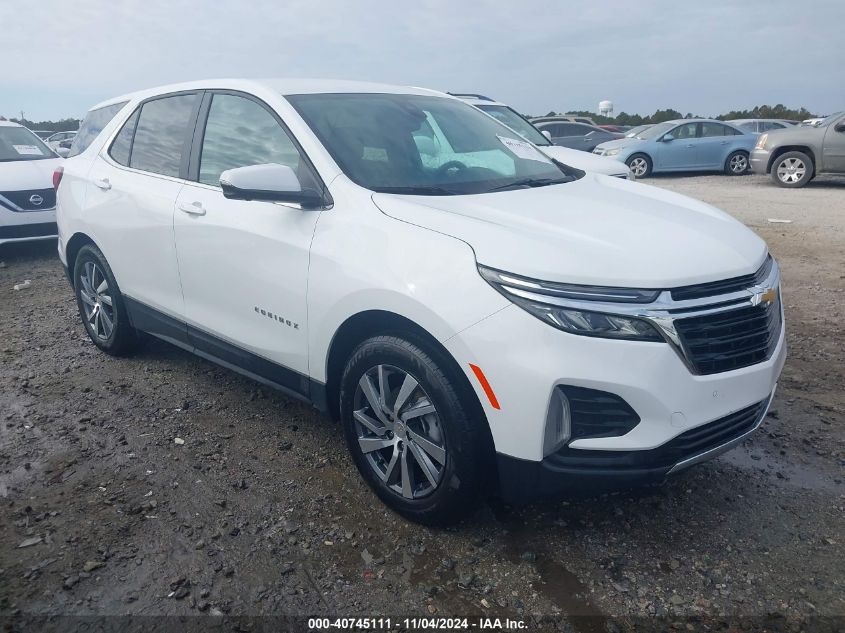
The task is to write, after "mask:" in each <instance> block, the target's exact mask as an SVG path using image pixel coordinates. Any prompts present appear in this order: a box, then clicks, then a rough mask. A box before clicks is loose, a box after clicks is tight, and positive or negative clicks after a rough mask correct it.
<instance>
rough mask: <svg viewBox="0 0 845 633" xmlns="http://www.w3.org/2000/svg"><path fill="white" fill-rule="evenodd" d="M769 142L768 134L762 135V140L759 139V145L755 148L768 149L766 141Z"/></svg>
mask: <svg viewBox="0 0 845 633" xmlns="http://www.w3.org/2000/svg"><path fill="white" fill-rule="evenodd" d="M768 140H769V135H768V134H761V135H760V138H758V139H757V145H755V146H754V149H764V148H765V147H766V141H768Z"/></svg>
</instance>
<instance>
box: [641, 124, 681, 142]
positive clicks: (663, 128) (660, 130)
mask: <svg viewBox="0 0 845 633" xmlns="http://www.w3.org/2000/svg"><path fill="white" fill-rule="evenodd" d="M677 125H678V124H677V123H675V122H672V121H666V122H665V123H658V124H657V125H652V126H651V127H649V128H647V129H645V130H643V131H642V132H640V133H639V134H637V138H641V139H643V140H645V141H649V140H651V139H653V138H658V137H659V136H663V135H664V134H666V132H668V131H669V130H672V129H674V128H675V127H677Z"/></svg>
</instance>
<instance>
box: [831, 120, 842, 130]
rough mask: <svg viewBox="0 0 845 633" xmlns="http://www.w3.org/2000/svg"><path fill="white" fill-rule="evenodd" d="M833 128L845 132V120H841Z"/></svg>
mask: <svg viewBox="0 0 845 633" xmlns="http://www.w3.org/2000/svg"><path fill="white" fill-rule="evenodd" d="M833 129H834V130H836V131H837V132H845V121H840V122H839V123H837V124H836V127H834V128H833Z"/></svg>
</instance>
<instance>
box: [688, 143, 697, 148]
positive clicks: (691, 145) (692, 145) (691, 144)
mask: <svg viewBox="0 0 845 633" xmlns="http://www.w3.org/2000/svg"><path fill="white" fill-rule="evenodd" d="M687 147H695V145H694V144H693V143H690V144H689V145H687Z"/></svg>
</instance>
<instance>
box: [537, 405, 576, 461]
mask: <svg viewBox="0 0 845 633" xmlns="http://www.w3.org/2000/svg"><path fill="white" fill-rule="evenodd" d="M571 436H572V407H571V406H570V404H569V398H567V397H566V394H565V393H564V392H563V390H562V389H555V390H554V391H553V392H552V398H551V400H550V401H549V413H548V414H547V415H546V433H545V436H544V438H543V456H544V457H545V456H546V455H549V454H550V453H554V452H555V451H556V450H558V449H559V448H561V447H562V446H563V445H564V444H566V443H567V442H568V441H569V438H570V437H571Z"/></svg>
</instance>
